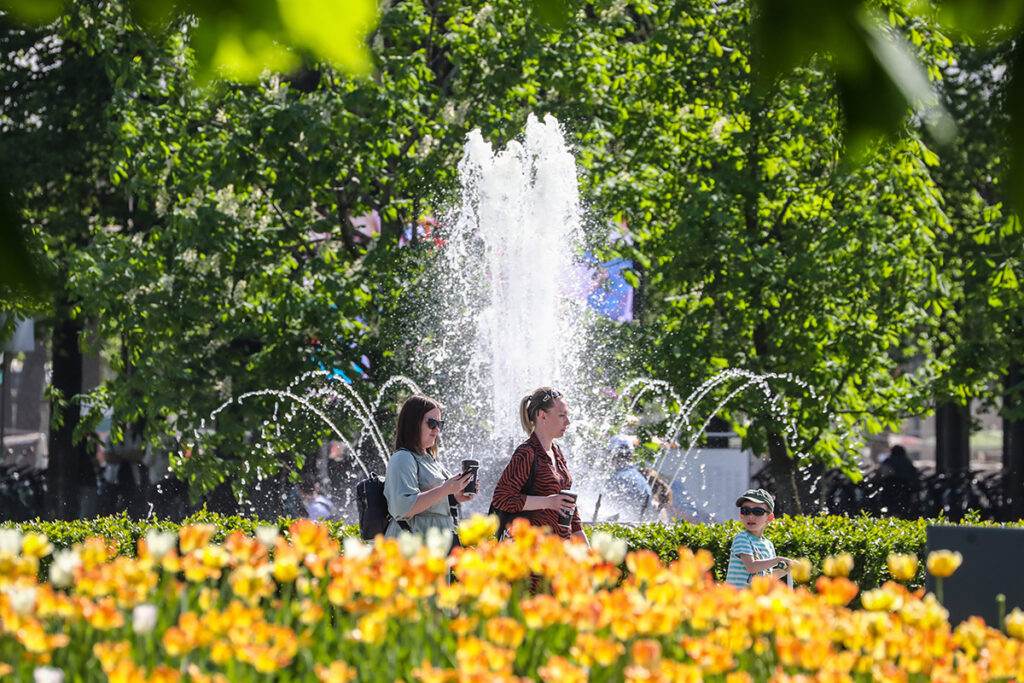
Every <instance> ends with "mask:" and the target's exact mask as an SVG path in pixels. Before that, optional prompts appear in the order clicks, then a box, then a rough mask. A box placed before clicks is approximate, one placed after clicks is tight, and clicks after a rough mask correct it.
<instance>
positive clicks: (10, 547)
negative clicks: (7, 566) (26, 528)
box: [0, 529, 22, 555]
mask: <svg viewBox="0 0 1024 683" xmlns="http://www.w3.org/2000/svg"><path fill="white" fill-rule="evenodd" d="M21 539H22V534H21V532H20V531H18V530H17V529H0V553H7V554H8V555H20V554H21Z"/></svg>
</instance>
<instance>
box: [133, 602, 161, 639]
mask: <svg viewBox="0 0 1024 683" xmlns="http://www.w3.org/2000/svg"><path fill="white" fill-rule="evenodd" d="M156 617H157V611H156V605H150V604H149V603H142V604H141V605H136V606H135V609H133V610H132V631H134V632H135V634H136V635H140V636H144V635H147V634H148V633H150V632H152V631H153V628H154V627H155V626H156Z"/></svg>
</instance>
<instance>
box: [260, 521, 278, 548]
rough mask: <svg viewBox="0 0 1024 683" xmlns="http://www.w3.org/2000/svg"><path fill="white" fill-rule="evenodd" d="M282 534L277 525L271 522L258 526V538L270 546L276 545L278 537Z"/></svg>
mask: <svg viewBox="0 0 1024 683" xmlns="http://www.w3.org/2000/svg"><path fill="white" fill-rule="evenodd" d="M280 535H281V534H280V532H279V531H278V530H277V527H276V526H273V525H271V524H261V525H260V526H258V527H256V540H257V541H259V542H260V543H262V544H263V545H265V546H266V547H268V548H273V547H274V544H275V543H277V537H278V536H280Z"/></svg>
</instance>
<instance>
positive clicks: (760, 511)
mask: <svg viewBox="0 0 1024 683" xmlns="http://www.w3.org/2000/svg"><path fill="white" fill-rule="evenodd" d="M740 514H741V515H754V516H755V517H761V516H762V515H767V514H768V511H767V510H765V509H764V508H748V507H747V506H746V505H744V506H743V507H741V508H740Z"/></svg>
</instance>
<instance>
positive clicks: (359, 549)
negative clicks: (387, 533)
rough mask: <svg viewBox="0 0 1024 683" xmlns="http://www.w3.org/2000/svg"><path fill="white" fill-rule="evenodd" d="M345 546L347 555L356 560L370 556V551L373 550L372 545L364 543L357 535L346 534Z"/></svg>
mask: <svg viewBox="0 0 1024 683" xmlns="http://www.w3.org/2000/svg"><path fill="white" fill-rule="evenodd" d="M343 547H344V548H345V555H347V556H348V557H351V558H353V559H356V560H361V559H362V558H364V557H369V556H370V553H371V552H373V546H372V545H367V544H366V543H363V542H362V540H361V539H358V538H356V537H355V536H346V537H345V541H344V543H343Z"/></svg>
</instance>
